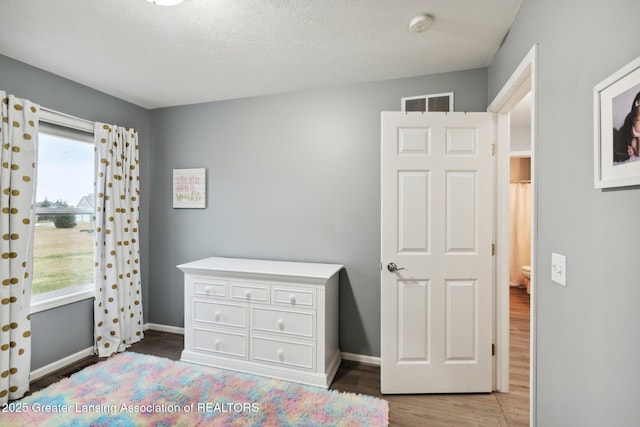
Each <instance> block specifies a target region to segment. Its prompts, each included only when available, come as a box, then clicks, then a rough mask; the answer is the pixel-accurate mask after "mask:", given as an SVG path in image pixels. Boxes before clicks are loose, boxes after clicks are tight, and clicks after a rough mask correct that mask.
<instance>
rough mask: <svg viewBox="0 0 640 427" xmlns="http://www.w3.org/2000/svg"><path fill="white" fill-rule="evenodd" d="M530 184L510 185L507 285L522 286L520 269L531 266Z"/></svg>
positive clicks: (522, 280)
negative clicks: (509, 248)
mask: <svg viewBox="0 0 640 427" xmlns="http://www.w3.org/2000/svg"><path fill="white" fill-rule="evenodd" d="M530 187H531V184H529V183H511V184H510V211H511V215H510V217H511V226H510V233H509V234H510V245H511V251H510V255H509V283H510V284H511V286H519V285H522V284H524V276H523V275H522V270H521V267H522V266H523V265H531V191H530Z"/></svg>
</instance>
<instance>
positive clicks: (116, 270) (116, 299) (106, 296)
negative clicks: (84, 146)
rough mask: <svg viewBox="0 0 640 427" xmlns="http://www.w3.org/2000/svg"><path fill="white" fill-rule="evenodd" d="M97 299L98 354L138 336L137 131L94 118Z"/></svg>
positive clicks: (109, 352) (122, 347)
mask: <svg viewBox="0 0 640 427" xmlns="http://www.w3.org/2000/svg"><path fill="white" fill-rule="evenodd" d="M94 135H95V145H96V174H97V175H96V229H95V230H96V232H95V243H96V251H95V253H96V262H95V277H96V299H95V303H94V313H95V316H94V318H95V339H96V347H97V349H98V356H100V357H108V356H111V355H113V354H115V353H118V352H121V351H124V350H125V349H126V348H127V347H129V346H130V345H131V344H134V343H136V342H138V341H140V340H141V339H142V338H143V333H142V331H143V323H142V286H141V279H140V244H139V241H138V218H139V197H140V181H139V179H140V173H139V170H140V168H139V161H138V151H139V150H138V133H137V131H135V130H133V129H126V128H123V127H118V126H113V125H107V124H104V123H96V125H95V134H94Z"/></svg>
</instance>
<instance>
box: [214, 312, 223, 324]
mask: <svg viewBox="0 0 640 427" xmlns="http://www.w3.org/2000/svg"><path fill="white" fill-rule="evenodd" d="M215 317H216V322H219V321H220V318H221V317H222V312H220V311H216V313H215Z"/></svg>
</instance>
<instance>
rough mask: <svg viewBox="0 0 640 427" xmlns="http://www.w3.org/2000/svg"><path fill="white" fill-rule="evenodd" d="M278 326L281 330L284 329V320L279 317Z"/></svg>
mask: <svg viewBox="0 0 640 427" xmlns="http://www.w3.org/2000/svg"><path fill="white" fill-rule="evenodd" d="M278 328H280V330H281V331H284V320H282V319H278Z"/></svg>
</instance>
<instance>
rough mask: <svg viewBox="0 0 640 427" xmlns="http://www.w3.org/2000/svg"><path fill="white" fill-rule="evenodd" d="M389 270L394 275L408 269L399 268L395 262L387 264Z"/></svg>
mask: <svg viewBox="0 0 640 427" xmlns="http://www.w3.org/2000/svg"><path fill="white" fill-rule="evenodd" d="M387 270H389V271H390V272H392V273H393V272H396V271H399V270H406V268H402V267H398V265H397V264H396V263H395V262H390V263H389V264H387Z"/></svg>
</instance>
